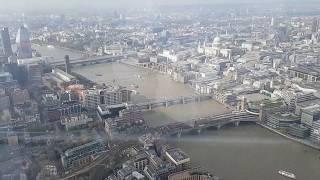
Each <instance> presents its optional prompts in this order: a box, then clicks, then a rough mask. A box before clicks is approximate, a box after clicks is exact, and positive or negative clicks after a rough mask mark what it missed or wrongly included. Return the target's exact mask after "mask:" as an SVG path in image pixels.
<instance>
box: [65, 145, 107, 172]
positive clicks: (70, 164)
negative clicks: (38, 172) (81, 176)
mask: <svg viewBox="0 0 320 180" xmlns="http://www.w3.org/2000/svg"><path fill="white" fill-rule="evenodd" d="M104 150H105V149H104V145H103V144H102V143H101V142H100V141H92V142H89V143H86V144H83V145H81V146H77V147H75V148H71V149H68V150H66V151H65V152H64V153H63V154H62V155H61V162H62V165H63V167H64V168H65V169H70V168H78V167H82V166H84V165H87V164H88V163H90V162H91V161H92V160H93V157H94V156H97V155H98V154H99V153H101V152H102V151H104Z"/></svg>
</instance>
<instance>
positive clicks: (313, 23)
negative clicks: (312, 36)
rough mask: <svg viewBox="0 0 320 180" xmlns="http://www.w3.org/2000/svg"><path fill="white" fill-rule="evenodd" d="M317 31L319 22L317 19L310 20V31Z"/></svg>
mask: <svg viewBox="0 0 320 180" xmlns="http://www.w3.org/2000/svg"><path fill="white" fill-rule="evenodd" d="M318 29H319V20H318V19H317V18H313V19H312V26H311V30H312V32H313V33H315V32H318Z"/></svg>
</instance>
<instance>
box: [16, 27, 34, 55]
mask: <svg viewBox="0 0 320 180" xmlns="http://www.w3.org/2000/svg"><path fill="white" fill-rule="evenodd" d="M16 44H17V55H18V59H25V58H32V49H31V42H30V34H29V31H28V29H27V28H26V27H25V26H21V27H20V28H19V30H18V33H17V37H16Z"/></svg>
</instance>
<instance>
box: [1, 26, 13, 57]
mask: <svg viewBox="0 0 320 180" xmlns="http://www.w3.org/2000/svg"><path fill="white" fill-rule="evenodd" d="M0 43H1V44H2V47H3V53H4V55H5V56H6V57H10V56H12V55H13V53H12V47H11V41H10V35H9V29H8V28H7V27H5V28H3V29H2V30H1V42H0Z"/></svg>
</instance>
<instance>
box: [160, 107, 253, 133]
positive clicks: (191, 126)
mask: <svg viewBox="0 0 320 180" xmlns="http://www.w3.org/2000/svg"><path fill="white" fill-rule="evenodd" d="M240 122H258V116H257V115H254V114H250V113H248V112H246V111H232V112H230V113H224V114H219V115H212V116H207V117H201V118H197V119H192V120H190V121H186V122H174V123H170V124H166V125H163V126H160V127H157V128H155V129H154V130H155V131H156V132H159V133H160V134H163V135H174V134H177V135H178V137H180V136H181V134H182V133H183V132H190V131H197V132H198V133H201V131H202V129H206V128H208V127H216V128H217V129H220V128H221V127H222V126H224V125H227V124H230V123H233V124H234V125H235V126H239V124H240Z"/></svg>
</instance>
